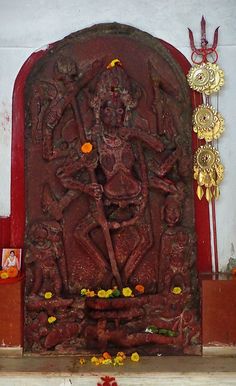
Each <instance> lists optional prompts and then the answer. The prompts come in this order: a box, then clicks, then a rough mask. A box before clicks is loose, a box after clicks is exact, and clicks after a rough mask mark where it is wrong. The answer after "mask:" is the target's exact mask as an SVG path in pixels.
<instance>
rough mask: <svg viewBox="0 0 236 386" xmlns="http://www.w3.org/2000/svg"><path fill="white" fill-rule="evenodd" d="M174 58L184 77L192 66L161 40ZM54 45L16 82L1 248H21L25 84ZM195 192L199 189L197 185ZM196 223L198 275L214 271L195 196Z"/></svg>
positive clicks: (205, 216)
mask: <svg viewBox="0 0 236 386" xmlns="http://www.w3.org/2000/svg"><path fill="white" fill-rule="evenodd" d="M161 43H162V44H163V45H164V46H165V47H166V48H167V49H168V50H169V52H170V53H171V55H172V56H173V57H174V58H175V60H176V61H177V62H178V63H179V65H180V66H181V68H182V70H183V71H184V73H185V74H187V73H188V71H189V69H190V67H191V64H190V63H189V61H188V60H187V59H186V58H185V56H184V55H183V54H182V53H181V52H180V51H178V50H177V49H176V48H175V47H173V46H172V45H170V44H169V43H167V42H165V41H163V40H161ZM53 45H54V44H52V45H50V46H48V48H47V49H46V50H41V51H38V52H35V53H33V54H32V55H31V56H30V57H29V58H28V59H27V61H26V62H25V63H24V64H23V66H22V68H21V70H20V71H19V73H18V76H17V78H16V81H15V85H14V91H13V101H12V153H11V154H12V155H11V215H10V217H9V218H2V219H0V247H1V248H3V247H6V246H11V247H17V248H22V247H23V245H24V229H25V199H24V196H25V188H24V127H25V106H24V85H25V81H26V79H27V77H28V75H29V73H30V71H31V69H32V67H33V66H34V65H35V64H36V63H37V61H38V60H39V59H40V58H42V57H43V56H44V55H46V53H47V52H48V50H49V49H51V48H52V46H53ZM191 100H192V105H193V108H194V107H196V106H197V105H198V104H200V103H201V102H202V99H201V95H200V94H198V93H195V92H191ZM192 144H193V145H192V147H193V152H194V151H195V150H196V148H197V139H196V136H195V135H193V141H192ZM194 189H195V190H196V186H194ZM195 222H196V232H197V268H198V271H199V272H212V257H211V239H210V222H209V207H208V203H207V201H206V200H205V199H203V200H202V201H199V200H198V199H197V197H196V195H195Z"/></svg>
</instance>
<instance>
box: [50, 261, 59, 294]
mask: <svg viewBox="0 0 236 386" xmlns="http://www.w3.org/2000/svg"><path fill="white" fill-rule="evenodd" d="M50 279H51V281H52V282H53V286H54V291H55V294H56V295H57V296H60V295H61V289H62V280H61V276H60V273H59V270H58V268H57V267H55V268H54V269H52V270H51V272H50Z"/></svg>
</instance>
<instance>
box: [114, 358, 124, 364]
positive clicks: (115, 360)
mask: <svg viewBox="0 0 236 386" xmlns="http://www.w3.org/2000/svg"><path fill="white" fill-rule="evenodd" d="M113 365H114V366H123V365H124V360H123V358H122V357H115V358H114V359H113Z"/></svg>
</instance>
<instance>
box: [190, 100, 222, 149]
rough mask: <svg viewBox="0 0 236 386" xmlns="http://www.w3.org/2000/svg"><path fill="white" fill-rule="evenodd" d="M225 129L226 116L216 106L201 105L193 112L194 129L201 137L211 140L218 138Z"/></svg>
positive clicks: (207, 140)
mask: <svg viewBox="0 0 236 386" xmlns="http://www.w3.org/2000/svg"><path fill="white" fill-rule="evenodd" d="M224 129H225V126H224V118H223V117H222V115H221V114H220V113H219V112H217V111H216V110H215V109H214V107H212V106H209V105H204V104H203V105H200V106H198V107H197V108H196V109H195V110H194V112H193V131H194V132H195V133H197V136H198V138H199V139H204V140H205V141H206V142H211V141H213V139H218V138H219V137H220V136H221V134H222V133H223V131H224Z"/></svg>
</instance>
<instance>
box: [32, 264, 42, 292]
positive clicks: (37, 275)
mask: <svg viewBox="0 0 236 386" xmlns="http://www.w3.org/2000/svg"><path fill="white" fill-rule="evenodd" d="M42 281H43V271H42V269H41V268H40V267H39V266H36V267H35V272H34V284H33V288H32V290H31V294H38V293H39V291H40V288H41V286H42Z"/></svg>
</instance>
